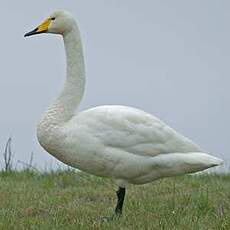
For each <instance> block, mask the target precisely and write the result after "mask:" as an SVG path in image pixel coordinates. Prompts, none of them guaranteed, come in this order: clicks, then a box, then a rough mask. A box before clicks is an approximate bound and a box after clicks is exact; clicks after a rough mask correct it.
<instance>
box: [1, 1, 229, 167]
mask: <svg viewBox="0 0 230 230" xmlns="http://www.w3.org/2000/svg"><path fill="white" fill-rule="evenodd" d="M0 9H1V14H0V21H1V22H2V23H1V37H0V41H1V42H0V50H1V52H0V60H1V68H0V105H1V113H0V118H1V119H0V149H1V152H2V151H3V147H4V144H5V142H6V140H7V138H8V137H9V136H12V137H13V150H14V155H15V156H14V158H15V161H17V160H18V159H20V160H22V161H28V160H29V157H30V152H31V151H33V152H34V153H35V156H34V163H35V164H36V166H37V167H39V168H44V167H55V165H56V162H57V161H56V160H55V159H54V158H53V157H51V156H49V154H48V153H46V152H45V151H44V150H42V148H41V147H40V146H39V144H38V142H37V139H36V123H37V121H38V120H39V118H40V115H41V114H42V113H43V111H44V110H45V109H46V107H47V106H48V105H49V104H50V102H51V101H52V100H53V99H54V98H55V96H56V95H57V93H58V92H59V90H60V89H61V87H62V84H63V82H64V77H65V57H64V49H63V43H62V40H61V38H60V37H59V36H54V35H40V36H36V37H31V38H27V39H25V38H24V37H23V35H24V33H25V32H28V31H30V30H31V29H33V28H35V26H37V25H38V24H39V23H40V22H41V21H42V20H43V19H44V18H45V17H47V16H48V15H49V14H50V13H52V11H54V10H55V9H66V10H69V11H71V12H72V14H74V15H75V16H76V18H77V20H78V22H79V24H80V25H79V26H80V29H81V33H82V40H83V45H84V54H85V63H86V70H87V86H86V92H85V97H84V99H83V102H82V106H81V107H82V109H84V108H89V107H92V106H96V105H101V104H124V105H129V106H134V107H137V108H140V109H143V110H145V111H147V112H149V113H152V114H154V115H156V116H158V117H159V118H161V119H162V120H163V121H165V122H166V123H167V124H169V125H170V126H171V127H173V128H175V129H176V130H177V131H179V132H181V133H182V134H184V135H185V136H188V137H190V138H191V139H192V140H194V141H195V142H197V143H198V144H200V145H201V146H202V147H203V148H204V149H206V150H207V152H210V153H212V154H213V155H216V156H219V157H221V158H223V159H224V160H225V168H229V165H230V152H229V149H230V134H229V130H228V129H229V123H230V108H229V105H230V93H229V85H230V79H229V77H230V68H229V56H230V44H229V41H230V13H229V12H230V10H229V9H230V2H229V1H227V0H222V1H217V0H215V1H214V0H202V1H200V0H193V1H188V0H180V1H179V0H174V1H171V0H164V1H162V0H158V1H152V0H144V1H139V0H126V1H122V0H119V1H118V0H97V1H89V0H75V1H70V0H65V1H54V0H49V1H47V0H40V1H25V0H20V1H15V0H14V1H13V0H8V1H1V3H0Z"/></svg>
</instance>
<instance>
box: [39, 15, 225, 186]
mask: <svg viewBox="0 0 230 230" xmlns="http://www.w3.org/2000/svg"><path fill="white" fill-rule="evenodd" d="M51 17H55V18H56V22H55V23H54V24H53V26H52V24H51V26H50V27H49V30H48V32H51V33H61V34H62V36H63V38H64V43H65V50H66V57H67V79H66V83H65V85H64V88H63V90H62V92H61V93H60V95H59V96H58V98H57V99H56V100H55V102H54V103H53V104H52V105H51V106H50V107H49V109H48V111H47V112H46V113H45V114H44V116H43V118H42V120H41V122H40V123H39V124H38V130H37V131H38V140H39V142H40V144H41V145H42V146H43V147H44V148H45V149H46V150H47V151H48V152H49V153H51V154H52V155H53V156H55V157H56V158H58V159H59V160H61V161H62V162H64V163H66V164H68V165H71V166H73V167H76V168H78V169H81V170H83V171H86V172H88V173H92V174H94V175H98V176H102V177H110V178H112V179H114V180H115V181H116V182H117V183H118V185H119V186H123V187H124V186H125V185H126V184H127V183H133V184H144V183H148V182H151V181H153V180H156V179H158V178H162V177H169V176H174V175H180V174H184V173H191V172H197V171H200V170H203V169H206V168H209V167H213V166H216V165H219V164H221V163H222V160H220V159H218V158H216V157H213V156H211V155H208V154H206V153H204V152H203V151H202V150H201V148H200V147H199V146H198V145H196V144H194V143H193V142H192V141H191V140H189V139H188V138H186V137H184V136H182V135H180V134H178V133H177V132H176V131H175V130H173V129H172V128H170V127H169V126H167V125H166V124H165V123H163V122H162V121H161V120H159V119H158V118H156V117H154V116H152V115H150V114H148V113H145V112H143V111H141V110H138V109H135V108H131V107H125V106H117V105H116V106H115V105H114V106H111V105H108V106H99V107H95V108H92V109H89V110H86V111H83V112H79V111H78V110H77V109H78V107H79V104H80V101H81V99H82V96H83V93H84V85H85V73H84V62H83V53H82V46H81V41H80V33H79V30H78V27H77V24H76V22H75V21H74V19H73V18H72V16H71V15H70V14H69V13H66V12H63V11H58V12H55V13H54V14H53V15H51ZM60 31H61V32H60ZM153 106H154V105H153ZM75 110H77V112H76V113H75Z"/></svg>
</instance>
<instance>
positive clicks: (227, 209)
mask: <svg viewBox="0 0 230 230" xmlns="http://www.w3.org/2000/svg"><path fill="white" fill-rule="evenodd" d="M115 190H116V187H115V185H114V184H113V183H112V182H111V181H110V180H108V179H101V178H98V177H94V176H89V175H86V174H83V173H75V172H74V171H65V172H55V173H54V172H53V173H46V174H38V173H33V172H29V171H24V172H20V173H19V172H12V173H8V174H6V173H0V229H4V230H8V229H15V230H20V229H42V230H46V229H47V230H48V229H49V230H52V229H55V230H56V229H77V230H78V229H116V230H118V229H134V230H136V229H137V230H139V229H167V230H168V229H170V230H171V229H201V230H203V229H208V230H210V229H218V230H219V229H226V230H227V229H228V230H229V229H230V175H207V174H205V175H204V174H203V175H196V176H190V175H188V176H183V177H176V178H168V179H164V180H159V181H155V182H154V183H152V184H148V185H144V186H130V187H128V189H127V196H126V200H125V206H124V216H123V217H122V218H120V219H115V220H113V221H111V222H108V223H103V222H101V221H100V220H99V217H103V216H110V215H111V214H112V213H113V208H114V206H115V202H116V196H115Z"/></svg>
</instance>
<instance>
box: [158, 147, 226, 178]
mask: <svg viewBox="0 0 230 230" xmlns="http://www.w3.org/2000/svg"><path fill="white" fill-rule="evenodd" d="M157 158H158V159H156V158H155V164H156V165H158V167H159V168H158V169H159V170H160V171H161V173H162V175H164V176H175V175H182V174H185V173H194V172H198V171H202V170H205V169H208V168H211V167H215V166H218V165H222V164H223V160H221V159H219V158H217V157H214V156H212V155H209V154H207V153H203V152H191V153H170V154H162V155H159V156H157Z"/></svg>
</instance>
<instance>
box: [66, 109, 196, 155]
mask: <svg viewBox="0 0 230 230" xmlns="http://www.w3.org/2000/svg"><path fill="white" fill-rule="evenodd" d="M71 123H72V124H71V125H70V126H71V127H72V128H74V129H75V128H76V129H78V128H79V127H80V130H81V133H87V135H91V136H93V138H94V139H97V141H98V142H100V144H102V145H104V146H105V147H108V148H110V147H112V148H117V149H122V150H125V151H126V152H130V153H133V154H137V155H142V156H157V155H159V154H167V153H177V152H180V153H187V152H201V149H200V147H199V146H198V145H196V144H194V143H193V142H192V141H191V140H189V139H188V138H186V137H184V136H182V135H180V134H179V133H177V132H176V131H175V130H173V129H172V128H170V127H169V126H167V125H166V124H165V123H164V122H162V121H161V120H160V119H158V118H156V117H154V116H152V115H151V114H148V113H146V112H144V111H141V110H139V109H135V108H132V107H127V106H114V105H113V106H98V107H94V108H92V109H89V110H85V111H83V112H81V113H79V114H78V115H76V116H75V117H74V118H73V119H72V121H71ZM76 126H77V127H76ZM72 131H73V130H72Z"/></svg>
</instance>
